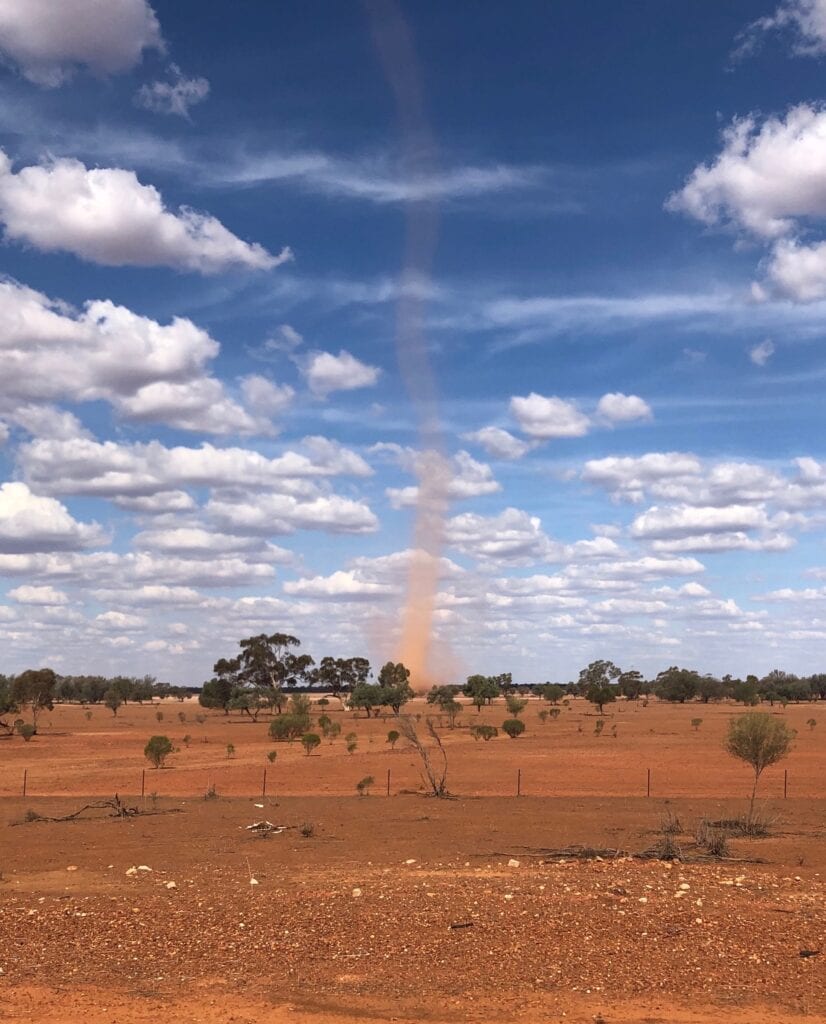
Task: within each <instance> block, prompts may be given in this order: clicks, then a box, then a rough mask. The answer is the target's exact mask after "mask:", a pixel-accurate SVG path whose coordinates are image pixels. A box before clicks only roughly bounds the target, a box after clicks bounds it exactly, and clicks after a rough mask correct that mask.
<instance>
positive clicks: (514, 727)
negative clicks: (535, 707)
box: [502, 718, 525, 740]
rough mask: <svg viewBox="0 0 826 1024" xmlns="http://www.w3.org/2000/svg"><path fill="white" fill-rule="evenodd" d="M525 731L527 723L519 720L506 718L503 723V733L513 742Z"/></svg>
mask: <svg viewBox="0 0 826 1024" xmlns="http://www.w3.org/2000/svg"><path fill="white" fill-rule="evenodd" d="M524 731H525V723H524V722H523V721H521V720H520V719H518V718H506V719H505V721H504V722H503V723H502V732H504V733H507V734H508V736H510V738H511V739H512V740H515V739H516V738H517V737H518V736H521V735H522V733H523V732H524Z"/></svg>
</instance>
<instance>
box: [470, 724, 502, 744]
mask: <svg viewBox="0 0 826 1024" xmlns="http://www.w3.org/2000/svg"><path fill="white" fill-rule="evenodd" d="M470 735H471V736H472V737H473V738H474V739H475V740H484V741H485V743H487V742H488V740H492V739H493V737H494V736H498V735H499V730H498V729H497V728H496V726H495V725H472V726H471V727H470Z"/></svg>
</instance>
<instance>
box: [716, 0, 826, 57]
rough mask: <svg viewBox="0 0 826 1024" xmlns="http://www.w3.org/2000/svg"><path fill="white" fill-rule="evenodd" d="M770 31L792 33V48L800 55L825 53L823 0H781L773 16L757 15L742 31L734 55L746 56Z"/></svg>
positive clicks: (813, 55)
mask: <svg viewBox="0 0 826 1024" xmlns="http://www.w3.org/2000/svg"><path fill="white" fill-rule="evenodd" d="M772 32H789V33H791V35H792V50H793V52H794V53H796V54H798V55H800V56H809V57H817V56H820V55H821V54H823V53H826V0H782V2H781V3H780V4H779V6H778V7H777V10H776V11H775V12H774V14H773V15H770V16H767V17H764V18H758V19H757V21H754V22H752V24H751V25H749V26H748V27H747V28H746V29H745V30H744V31H743V32H742V33H741V36H740V39H741V44H740V46H739V47H738V49H737V51H736V52H735V54H734V56H735V57H738V58H739V57H744V56H748V55H749V54H750V53H752V52H753V51H754V50H755V49H756V48H757V47H758V46H759V45H760V42H761V41H762V37H763V36H764V35H766V34H768V33H772Z"/></svg>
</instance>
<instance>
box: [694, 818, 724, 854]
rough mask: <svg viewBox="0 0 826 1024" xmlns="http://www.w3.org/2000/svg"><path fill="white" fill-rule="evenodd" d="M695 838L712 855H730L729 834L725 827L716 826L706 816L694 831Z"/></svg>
mask: <svg viewBox="0 0 826 1024" xmlns="http://www.w3.org/2000/svg"><path fill="white" fill-rule="evenodd" d="M694 839H695V841H696V843H697V845H698V846H700V847H702V848H703V849H704V850H706V852H707V853H708V854H709V855H710V856H712V857H718V858H723V857H728V855H729V847H728V836H727V835H726V832H725V830H724V829H720V828H714V827H713V825H712V824H711V822H709V821H708V820H707V819H706V818H701V819H700V821H699V822H698V823H697V828H696V829H695V831H694Z"/></svg>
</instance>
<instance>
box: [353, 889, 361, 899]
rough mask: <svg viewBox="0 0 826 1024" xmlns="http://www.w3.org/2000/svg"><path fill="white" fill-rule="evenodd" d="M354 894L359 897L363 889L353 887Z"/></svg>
mask: <svg viewBox="0 0 826 1024" xmlns="http://www.w3.org/2000/svg"><path fill="white" fill-rule="evenodd" d="M353 895H354V896H357V897H358V896H361V889H353Z"/></svg>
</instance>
